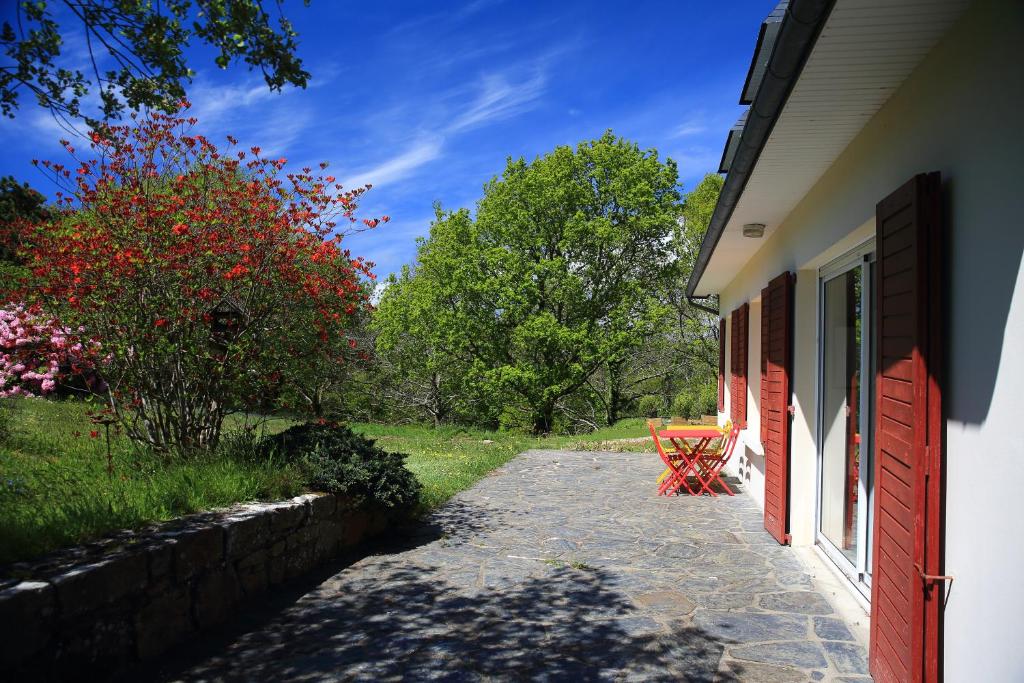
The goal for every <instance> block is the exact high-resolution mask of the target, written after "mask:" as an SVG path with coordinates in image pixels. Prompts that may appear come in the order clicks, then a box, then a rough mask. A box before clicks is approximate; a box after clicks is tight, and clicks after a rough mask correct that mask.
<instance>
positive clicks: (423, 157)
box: [342, 135, 444, 188]
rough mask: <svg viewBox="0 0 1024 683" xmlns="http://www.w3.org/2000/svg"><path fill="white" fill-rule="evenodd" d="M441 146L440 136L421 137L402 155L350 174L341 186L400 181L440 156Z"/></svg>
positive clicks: (383, 183)
mask: <svg viewBox="0 0 1024 683" xmlns="http://www.w3.org/2000/svg"><path fill="white" fill-rule="evenodd" d="M443 144H444V139H443V138H441V137H440V136H435V135H430V136H425V137H422V138H420V139H418V140H416V141H415V142H414V143H413V145H412V146H411V147H409V148H408V149H406V150H405V151H403V152H402V153H400V154H398V155H396V156H393V157H391V158H389V159H385V160H384V161H381V162H379V163H377V164H375V165H373V166H370V167H368V168H364V169H360V170H358V171H355V172H353V173H351V174H350V175H349V176H348V177H346V178H345V179H344V180H343V181H342V184H343V185H344V186H345V187H348V188H356V187H362V186H363V185H366V184H373V185H387V184H388V183H393V182H395V181H397V180H401V179H403V178H406V177H408V176H409V175H411V174H412V173H414V172H415V171H416V169H418V168H419V167H420V166H423V165H424V164H428V163H430V162H431V161H433V160H434V159H437V158H438V157H439V156H440V155H441V147H442V145H443Z"/></svg>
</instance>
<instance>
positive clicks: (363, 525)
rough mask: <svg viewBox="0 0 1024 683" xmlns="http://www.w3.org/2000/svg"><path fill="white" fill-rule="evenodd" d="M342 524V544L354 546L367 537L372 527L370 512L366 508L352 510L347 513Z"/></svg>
mask: <svg viewBox="0 0 1024 683" xmlns="http://www.w3.org/2000/svg"><path fill="white" fill-rule="evenodd" d="M344 520H345V521H344V522H343V523H342V526H343V527H344V528H343V530H342V538H341V541H342V545H344V546H353V545H356V544H357V543H359V542H360V541H362V540H363V539H364V538H366V535H367V532H368V531H369V529H370V521H371V520H370V513H368V512H366V511H365V510H351V511H349V512H347V513H345V517H344Z"/></svg>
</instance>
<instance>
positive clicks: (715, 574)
mask: <svg viewBox="0 0 1024 683" xmlns="http://www.w3.org/2000/svg"><path fill="white" fill-rule="evenodd" d="M659 471H660V467H659V462H658V460H657V458H655V457H654V456H652V455H650V454H639V453H570V452H559V451H530V452H527V453H524V454H522V455H521V456H519V457H518V458H516V459H515V460H513V461H512V462H510V463H509V464H507V465H506V466H505V467H503V468H501V469H499V470H497V471H495V472H494V473H493V474H492V475H491V476H488V477H486V478H485V479H483V480H482V481H481V482H480V483H479V484H478V485H477V486H475V487H474V488H472V489H470V490H468V491H465V492H463V493H461V494H459V495H458V496H456V497H455V498H454V499H452V501H451V502H450V503H449V504H448V505H446V506H445V507H444V508H442V509H441V510H439V511H438V512H437V513H436V514H435V515H433V516H432V517H431V518H430V519H429V520H428V521H427V522H426V523H424V524H422V525H420V526H418V527H416V528H414V529H411V530H408V531H406V532H404V533H402V534H401V537H400V538H394V539H392V540H391V541H390V542H389V544H388V545H386V546H384V547H381V548H377V549H376V550H375V551H374V553H373V554H371V555H369V556H367V557H364V558H362V559H360V560H358V561H356V562H354V563H351V564H349V565H347V566H344V567H343V568H340V569H339V570H337V571H336V573H333V574H332V575H330V576H328V577H327V578H326V579H325V580H322V582H319V583H315V584H312V585H308V586H303V587H300V589H299V590H298V591H297V593H296V595H295V596H293V597H292V598H289V599H288V600H287V601H286V604H283V605H282V604H272V605H270V606H268V607H267V608H266V609H264V610H262V612H261V611H259V610H257V611H255V612H253V613H251V614H249V615H246V616H244V617H243V618H241V619H240V620H239V622H238V623H236V624H235V625H233V626H232V627H231V628H229V629H227V630H224V631H222V632H220V633H218V634H214V635H213V636H211V637H210V638H208V639H206V642H204V643H202V644H197V645H193V646H190V647H186V648H184V649H181V650H178V651H177V652H175V653H173V654H172V656H171V657H170V658H168V659H167V660H166V661H165V662H164V663H163V664H162V665H161V666H162V668H160V667H158V668H157V670H156V671H155V672H153V673H152V674H150V673H147V677H148V678H155V679H158V680H165V681H168V680H188V681H196V680H247V681H249V680H267V681H270V680H272V681H286V680H301V681H328V680H374V681H376V680H399V679H403V680H453V681H462V680H466V681H472V680H524V679H529V680H551V681H555V680H612V681H615V680H623V681H634V680H636V681H643V680H687V681H757V682H759V683H760V682H788V681H805V680H811V681H869V680H870V679H869V678H868V677H867V669H866V663H865V662H866V653H865V651H864V649H863V647H862V646H861V645H860V644H859V643H857V642H856V641H855V640H854V637H853V635H852V633H851V631H850V629H849V628H848V627H847V625H846V624H845V623H844V622H843V621H842V619H840V618H838V617H837V616H836V615H835V614H834V612H833V609H832V607H831V605H830V604H829V602H828V601H827V600H826V599H825V598H824V597H822V596H821V595H820V594H819V593H818V592H816V591H815V590H814V586H813V585H812V581H811V578H810V576H809V574H808V573H807V572H806V571H805V568H804V566H803V565H802V564H801V562H800V561H799V560H798V559H797V558H796V556H795V555H794V554H793V552H792V551H791V550H790V549H789V548H785V547H783V546H780V545H778V544H777V543H776V542H775V541H774V540H773V539H772V538H771V537H770V536H769V535H768V534H767V533H766V532H765V531H764V530H763V526H762V516H761V513H760V512H759V511H758V509H757V508H756V506H755V505H754V503H753V502H752V501H751V500H750V499H749V498H748V497H746V496H744V495H738V496H736V497H734V498H727V497H721V498H710V497H707V496H704V497H700V498H693V497H689V496H685V497H674V498H659V497H657V496H655V495H654V483H653V482H654V479H655V477H656V476H657V475H658V473H659Z"/></svg>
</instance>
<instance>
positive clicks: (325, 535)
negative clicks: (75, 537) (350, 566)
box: [316, 519, 345, 562]
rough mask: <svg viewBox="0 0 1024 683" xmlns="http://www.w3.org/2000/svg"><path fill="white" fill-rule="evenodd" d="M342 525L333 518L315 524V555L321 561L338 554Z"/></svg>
mask: <svg viewBox="0 0 1024 683" xmlns="http://www.w3.org/2000/svg"><path fill="white" fill-rule="evenodd" d="M344 530H345V529H344V526H343V525H342V524H341V522H337V521H335V520H333V519H329V520H325V521H323V522H320V524H318V525H317V540H316V557H317V561H318V562H321V561H323V560H326V559H328V558H331V557H334V556H335V555H337V554H338V550H339V549H340V547H341V540H342V538H343V536H344Z"/></svg>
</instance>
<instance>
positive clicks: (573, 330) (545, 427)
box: [382, 131, 680, 432]
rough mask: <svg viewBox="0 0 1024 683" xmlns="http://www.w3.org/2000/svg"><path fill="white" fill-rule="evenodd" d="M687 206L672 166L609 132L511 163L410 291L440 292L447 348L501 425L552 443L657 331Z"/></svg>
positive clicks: (429, 244)
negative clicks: (560, 419)
mask: <svg viewBox="0 0 1024 683" xmlns="http://www.w3.org/2000/svg"><path fill="white" fill-rule="evenodd" d="M679 200H680V194H679V188H678V184H677V172H676V165H675V163H674V162H673V161H671V160H666V161H661V160H660V159H659V158H658V155H657V153H656V152H655V151H653V150H646V151H645V150H641V149H640V148H639V147H638V146H637V145H636V144H635V143H632V142H629V141H627V140H624V139H622V138H619V137H616V136H615V135H613V134H612V133H611V132H610V131H609V132H607V133H605V134H604V135H602V136H601V137H600V138H599V139H597V140H593V141H590V142H584V143H581V144H579V145H578V146H577V147H576V148H575V149H573V148H571V147H557V148H556V149H555V150H553V151H552V152H551V153H549V154H547V155H544V156H542V157H539V158H537V159H535V160H533V161H531V162H527V161H526V160H524V159H509V160H508V162H507V165H506V168H505V170H504V172H503V173H502V175H501V176H500V177H497V178H494V179H493V180H491V181H490V182H489V183H488V184H487V185H486V186H485V188H484V196H483V198H482V199H481V200H480V202H479V203H478V206H477V212H476V217H475V219H473V218H472V217H471V216H470V215H469V212H468V211H466V210H461V211H453V212H447V213H445V212H440V213H439V214H438V217H437V219H436V220H435V221H434V224H433V225H432V227H431V230H430V236H429V238H428V239H426V240H425V241H424V242H423V243H422V244H421V245H420V248H419V252H418V257H417V261H418V262H417V265H416V268H415V271H414V273H413V275H412V279H413V280H416V279H420V280H421V281H422V282H424V283H426V284H425V285H424V286H425V287H427V288H428V289H429V290H430V292H431V296H432V297H433V304H432V305H433V308H434V311H435V314H436V315H437V316H438V318H437V319H436V320H435V321H434V328H435V329H436V330H437V332H435V334H442V335H445V337H446V338H444V339H441V340H439V341H440V342H441V343H443V345H444V348H445V349H446V350H447V353H449V354H454V355H457V356H458V357H460V358H461V360H462V362H463V363H464V365H465V367H466V368H467V370H466V371H467V373H468V374H469V375H470V377H472V383H473V384H474V385H476V386H478V387H482V388H483V392H484V394H485V395H488V396H492V397H495V398H497V399H500V400H499V403H500V404H501V406H502V407H501V409H500V410H501V412H503V413H504V414H503V415H501V419H502V421H503V422H516V421H519V420H523V421H525V422H526V423H527V424H528V425H529V426H531V427H532V428H533V430H534V431H536V432H546V431H550V430H551V429H552V428H553V427H554V421H555V416H556V412H557V410H558V406H559V404H560V402H562V401H563V400H564V399H566V397H568V396H570V395H572V394H573V393H575V392H577V391H579V390H580V389H581V388H583V387H584V386H585V385H586V383H587V381H588V379H589V378H590V377H591V375H593V373H594V372H595V371H596V370H597V369H598V368H600V367H602V366H603V365H604V364H606V363H607V362H609V361H610V360H612V359H615V358H617V357H618V356H620V355H621V354H624V353H626V352H627V351H628V350H629V349H630V348H633V347H635V346H636V345H637V344H638V343H641V342H642V340H643V338H644V337H645V335H646V334H647V333H648V332H649V331H650V330H652V329H653V328H654V327H655V326H656V325H657V323H658V320H659V319H660V317H661V315H662V312H661V310H660V308H659V302H658V300H657V297H656V291H655V289H654V288H653V287H652V286H651V283H652V282H657V281H659V280H660V279H661V278H662V277H663V276H664V274H665V273H666V272H667V271H668V270H669V268H670V267H671V266H670V262H671V259H669V258H668V248H669V238H670V236H671V234H672V229H673V226H675V224H676V220H677V217H678V215H679V208H680V207H679ZM409 289H413V290H415V287H413V288H409V287H408V286H407V287H406V290H409ZM398 291H399V292H401V291H402V290H398ZM397 295H398V294H397V292H396V296H397ZM382 308H383V306H382ZM510 413H519V415H516V414H510ZM524 418H525V419H524Z"/></svg>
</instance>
